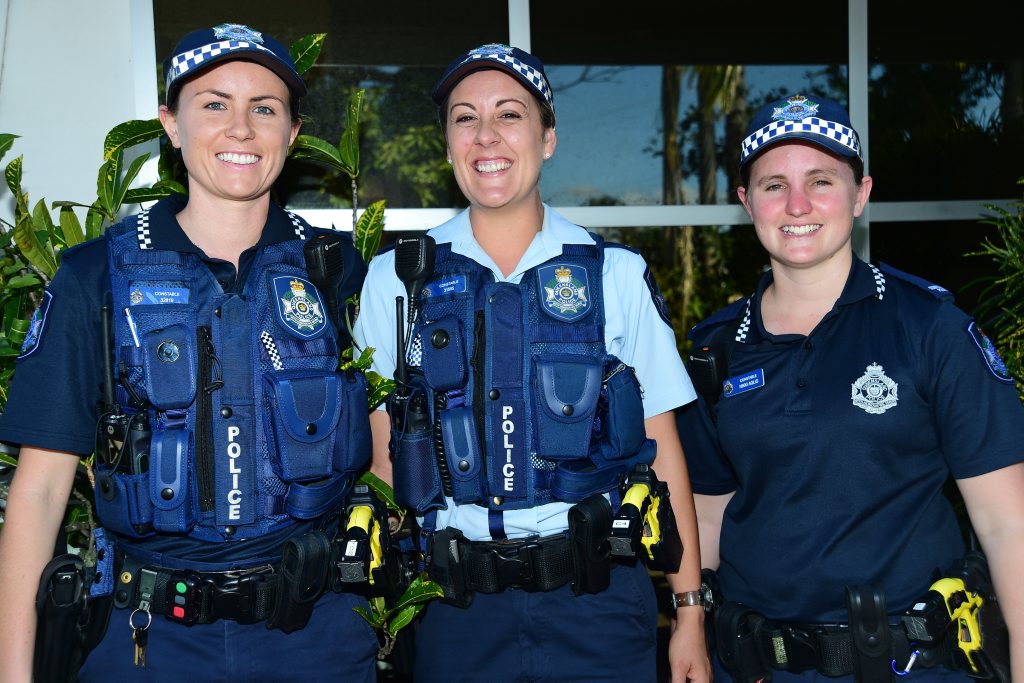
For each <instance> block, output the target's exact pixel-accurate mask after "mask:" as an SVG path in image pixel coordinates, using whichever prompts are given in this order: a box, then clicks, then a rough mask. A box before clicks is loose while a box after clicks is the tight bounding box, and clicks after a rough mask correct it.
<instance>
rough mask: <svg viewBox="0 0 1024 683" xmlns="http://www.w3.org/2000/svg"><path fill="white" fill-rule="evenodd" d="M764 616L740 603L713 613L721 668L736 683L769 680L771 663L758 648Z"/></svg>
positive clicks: (762, 649) (728, 604) (728, 605)
mask: <svg viewBox="0 0 1024 683" xmlns="http://www.w3.org/2000/svg"><path fill="white" fill-rule="evenodd" d="M762 624H764V615H762V614H761V613H759V612H756V611H754V610H752V609H750V608H749V607H747V606H746V605H744V604H742V603H739V602H727V603H725V604H724V605H720V606H718V608H717V610H716V612H715V646H716V648H717V650H718V658H719V659H720V660H721V661H722V665H723V666H724V667H725V668H726V670H727V671H728V672H729V673H730V674H731V675H732V677H733V679H734V680H735V681H736V683H758V682H759V681H770V680H771V679H772V672H771V665H770V661H771V660H770V659H769V657H768V653H767V652H765V651H764V648H763V647H762V645H761V633H760V630H761V626H762Z"/></svg>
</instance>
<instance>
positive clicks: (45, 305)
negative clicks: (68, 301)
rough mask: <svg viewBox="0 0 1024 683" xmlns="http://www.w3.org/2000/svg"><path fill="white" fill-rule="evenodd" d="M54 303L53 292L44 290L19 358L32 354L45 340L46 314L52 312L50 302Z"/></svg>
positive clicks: (29, 325) (29, 324) (30, 322)
mask: <svg viewBox="0 0 1024 683" xmlns="http://www.w3.org/2000/svg"><path fill="white" fill-rule="evenodd" d="M51 303H53V294H52V293H50V290H49V289H45V290H43V298H42V300H40V302H39V305H38V306H36V310H35V312H34V313H33V314H32V319H31V320H30V321H29V323H28V332H27V333H26V334H25V341H24V342H22V344H21V354H20V355H19V356H18V358H17V360H22V359H24V358H28V357H29V356H31V355H32V354H33V353H34V352H35V350H36V349H38V348H39V343H40V342H42V341H43V332H44V331H45V330H46V316H47V313H49V312H50V304H51Z"/></svg>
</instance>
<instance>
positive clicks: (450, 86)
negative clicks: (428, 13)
mask: <svg viewBox="0 0 1024 683" xmlns="http://www.w3.org/2000/svg"><path fill="white" fill-rule="evenodd" d="M487 70H493V71H501V72H502V73H505V74H508V75H509V76H511V77H512V78H514V79H516V81H518V82H519V83H520V84H521V85H522V86H523V87H524V88H526V90H527V92H529V93H530V94H531V95H533V97H534V99H536V100H537V101H538V102H541V103H543V104H546V105H547V106H549V107H551V109H552V111H554V108H555V107H554V104H552V103H551V102H548V101H547V100H546V99H544V95H542V94H541V93H540V92H539V91H538V90H537V87H536V86H535V85H534V84H533V83H531V82H530V81H529V79H527V78H526V76H524V75H523V74H521V73H519V72H518V71H516V70H515V69H513V68H512V67H511V66H509V65H507V64H504V63H502V62H498V61H495V60H492V59H473V60H467V61H466V62H465V63H464V64H462V65H461V66H459V67H458V68H456V69H455V70H454V71H452V72H451V73H450V74H448V77H447V78H445V79H444V80H443V81H441V82H440V83H438V84H437V86H436V87H435V88H434V91H433V92H432V93H430V99H432V100H433V101H434V104H436V105H437V106H439V107H440V106H442V105H443V104H444V101H445V100H446V99H448V96H449V95H451V94H452V90H455V86H457V85H458V84H459V83H460V82H461V81H462V79H464V78H465V77H466V76H468V75H470V74H471V73H473V72H476V71H487ZM549 87H550V84H549Z"/></svg>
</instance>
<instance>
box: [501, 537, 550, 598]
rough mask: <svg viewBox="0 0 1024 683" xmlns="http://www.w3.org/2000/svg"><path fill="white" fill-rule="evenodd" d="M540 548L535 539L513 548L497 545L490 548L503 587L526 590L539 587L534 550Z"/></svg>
mask: <svg viewBox="0 0 1024 683" xmlns="http://www.w3.org/2000/svg"><path fill="white" fill-rule="evenodd" d="M538 548H540V543H538V542H537V541H534V540H530V541H524V542H521V543H518V544H516V545H515V546H513V547H511V548H503V547H501V545H500V544H499V545H495V546H492V547H491V548H490V553H491V556H492V557H493V558H494V569H495V572H496V573H497V576H498V583H499V584H500V585H501V587H502V588H520V589H522V590H525V591H534V590H536V589H537V582H536V575H535V573H534V571H533V551H534V550H536V549H538Z"/></svg>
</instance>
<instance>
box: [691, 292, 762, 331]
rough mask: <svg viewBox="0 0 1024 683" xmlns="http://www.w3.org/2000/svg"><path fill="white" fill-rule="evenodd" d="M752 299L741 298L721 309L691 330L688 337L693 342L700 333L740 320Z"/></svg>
mask: <svg viewBox="0 0 1024 683" xmlns="http://www.w3.org/2000/svg"><path fill="white" fill-rule="evenodd" d="M749 300H750V297H746V296H745V297H741V298H739V299H737V300H736V301H733V302H732V303H731V304H729V305H728V306H726V307H725V308H721V309H719V310H717V311H715V312H714V313H712V314H711V315H710V316H708V317H707V318H705V319H704V320H701V321H700V322H699V323H697V324H696V325H694V326H693V327H691V328H690V331H689V332H688V333H687V335H686V337H687V338H688V339H690V340H693V339H694V338H695V336H696V335H697V333H698V332H700V331H701V330H706V329H708V328H711V327H715V326H718V325H721V324H722V323H726V322H729V321H732V320H736V319H737V318H739V317H740V316H741V315H742V314H743V311H744V310H745V309H746V307H747V302H748V301H749Z"/></svg>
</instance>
